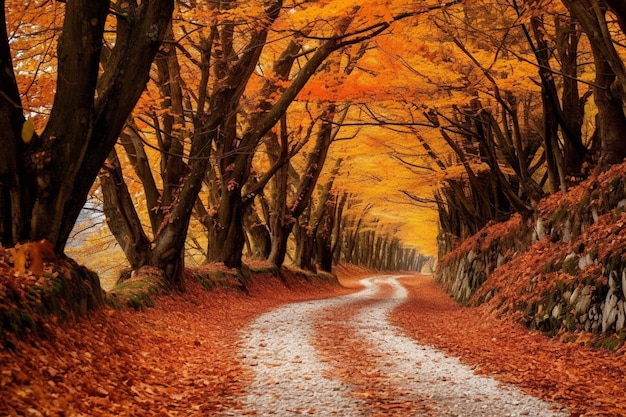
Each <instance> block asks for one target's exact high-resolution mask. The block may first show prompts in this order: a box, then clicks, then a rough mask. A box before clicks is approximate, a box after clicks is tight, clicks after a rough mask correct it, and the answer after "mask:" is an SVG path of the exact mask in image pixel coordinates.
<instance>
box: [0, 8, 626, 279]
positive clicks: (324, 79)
mask: <svg viewBox="0 0 626 417" xmlns="http://www.w3.org/2000/svg"><path fill="white" fill-rule="evenodd" d="M625 21H626V10H624V8H623V6H622V5H621V2H619V1H612V0H611V1H609V0H585V1H569V0H562V1H558V2H551V1H542V0H463V1H461V0H450V1H436V0H433V1H430V2H408V3H407V2H402V1H398V0H384V1H380V0H379V1H371V0H362V1H354V2H345V1H340V0H334V1H333V0H324V1H307V2H296V1H287V0H271V1H256V0H245V1H244V0H224V1H211V2H196V1H195V0H191V1H177V2H174V1H173V0H143V1H141V2H136V1H132V0H131V1H128V0H120V1H117V2H109V1H104V0H99V1H86V0H84V1H81V0H75V1H74V0H68V1H67V2H49V1H26V2H23V1H22V2H17V1H13V0H5V1H3V13H2V27H3V28H6V30H3V31H1V32H2V35H1V37H0V66H2V71H1V74H0V77H2V83H1V85H0V128H2V132H3V133H2V136H1V138H2V139H1V140H2V143H3V146H4V149H5V152H3V154H2V156H0V219H1V222H0V241H1V242H2V244H3V245H5V246H11V245H14V244H15V243H17V242H20V241H26V240H37V239H42V238H45V239H48V240H50V241H51V242H52V243H53V245H54V247H55V249H56V250H57V252H59V253H60V252H63V250H64V248H66V246H67V245H68V241H69V243H70V244H71V245H69V247H75V246H76V238H75V236H74V234H73V233H76V232H77V230H82V229H85V228H87V227H88V226H91V225H94V224H95V225H96V226H97V224H98V222H103V221H104V223H106V226H107V228H108V231H107V230H105V229H101V230H104V231H101V232H98V233H97V234H92V235H90V236H91V238H90V240H89V245H96V244H97V243H96V242H98V241H99V240H98V239H100V238H101V237H102V236H103V235H108V234H109V233H111V235H112V236H114V238H115V241H116V242H117V243H116V245H117V246H118V247H119V248H120V249H121V250H122V252H123V254H124V257H125V258H126V261H127V263H128V265H129V267H130V268H132V269H136V268H139V267H141V266H144V265H151V266H156V267H158V268H160V269H163V270H164V271H165V272H166V276H167V279H168V281H170V283H171V284H172V285H173V286H176V287H179V288H183V287H184V282H183V279H182V271H183V267H184V266H185V262H187V263H189V262H223V263H224V264H226V265H227V266H229V267H241V265H242V260H243V259H244V258H245V259H252V258H257V259H268V260H269V261H270V262H271V263H272V264H275V265H277V266H280V265H281V264H282V263H283V262H285V261H289V262H294V263H296V264H298V265H299V266H301V267H304V268H316V265H317V267H321V268H323V269H328V268H329V262H331V261H330V260H331V259H332V260H334V262H339V261H346V260H347V261H356V260H358V261H359V262H365V261H366V260H367V262H369V263H370V266H374V267H390V268H392V267H397V268H414V267H421V266H422V265H423V263H422V262H421V261H419V259H421V258H419V257H417V255H416V254H420V255H435V254H436V253H442V252H445V251H447V250H449V249H451V248H452V247H453V246H454V245H455V244H456V243H457V242H458V241H459V240H462V239H463V238H465V237H467V236H468V235H470V234H472V233H475V232H476V231H478V230H479V229H480V228H481V227H483V226H484V225H485V224H487V223H488V222H490V221H499V220H504V219H506V218H508V217H509V216H510V215H511V214H512V213H515V212H517V213H520V214H522V215H524V216H530V215H532V213H533V210H534V208H535V207H536V203H537V201H538V199H540V198H542V197H543V196H545V195H546V194H550V193H555V192H567V189H568V187H569V186H570V185H571V184H572V183H575V182H578V181H580V180H581V179H583V178H584V177H585V176H586V175H587V174H588V173H589V171H590V170H591V169H593V168H594V167H596V166H597V167H599V168H600V169H604V168H606V167H607V166H609V165H611V164H613V163H616V162H621V161H622V160H623V158H624V157H626V141H624V139H623V135H622V131H623V130H624V128H625V127H626V117H625V116H624V112H623V104H624V99H625V98H626V95H625V94H624V91H626V75H625V74H626V70H625V69H624V68H625V66H624V60H623V53H624V51H623V45H624V42H623V40H624V35H625V34H624V29H625V27H626V25H625V24H624V22H625ZM86 202H88V203H87V205H86V204H85V203H86ZM85 209H88V210H89V213H91V214H87V211H83V212H82V213H83V214H82V215H81V210H85ZM97 212H101V213H102V214H101V215H98V214H97ZM94 213H95V214H94ZM77 220H78V224H77ZM89 229H90V230H93V228H91V227H89ZM96 229H97V227H96ZM72 230H74V232H72ZM109 231H110V232H109ZM104 241H107V239H104V240H102V242H104ZM108 241H109V242H110V241H111V239H110V238H109V239H108ZM69 247H68V248H69Z"/></svg>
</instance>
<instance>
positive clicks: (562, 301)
mask: <svg viewBox="0 0 626 417" xmlns="http://www.w3.org/2000/svg"><path fill="white" fill-rule="evenodd" d="M602 175H603V176H598V177H595V178H593V179H590V180H588V181H586V182H585V183H583V184H582V185H581V186H582V187H583V188H582V190H580V189H577V190H576V191H572V192H571V193H568V194H567V195H566V196H565V197H561V200H559V203H558V204H555V201H556V200H555V199H556V198H557V197H556V196H555V197H550V199H549V200H548V201H546V202H544V203H543V204H541V205H540V206H539V208H538V210H537V212H536V215H535V217H534V218H531V219H521V218H520V217H519V216H517V217H515V218H513V219H512V220H510V221H509V222H508V224H507V225H506V226H504V225H503V224H495V225H494V224H492V225H490V226H488V227H487V228H485V229H484V230H483V231H482V232H481V233H479V234H477V235H475V236H473V237H471V238H470V239H468V240H467V241H465V242H463V244H461V245H460V246H459V247H458V248H457V249H455V250H454V251H452V252H451V253H449V254H447V255H446V256H444V257H442V258H441V259H439V260H438V265H437V270H436V273H435V276H436V279H437V280H438V281H439V282H440V283H441V285H442V286H443V287H444V288H446V289H447V290H448V291H449V292H450V293H451V295H452V296H453V297H454V298H455V299H456V300H458V301H459V302H461V303H468V304H471V305H478V304H482V303H491V304H492V306H493V309H497V310H500V311H502V312H505V311H510V310H511V309H515V310H517V311H518V312H519V313H521V315H522V317H523V319H522V321H524V323H525V324H526V325H527V326H529V327H531V328H537V329H540V330H542V331H545V332H549V333H555V332H556V331H558V330H560V329H564V330H567V331H575V330H582V331H588V332H594V333H599V332H603V333H613V332H615V333H618V334H623V335H624V336H625V337H626V213H624V208H626V181H625V180H624V175H623V174H619V175H618V174H615V173H613V177H610V175H611V171H609V172H608V173H605V174H602ZM607 176H608V177H607ZM498 228H499V229H498ZM503 229H506V230H505V231H504V232H503V231H502V230H503ZM539 246H540V249H538V247H539ZM531 261H532V262H531ZM533 262H534V263H533ZM528 265H533V268H534V269H533V270H531V271H528ZM494 274H495V275H494ZM492 275H494V277H495V276H497V284H493V283H491V284H490V283H489V282H488V283H487V285H485V283H486V281H488V280H489V278H490V277H491V276H492ZM495 280H496V278H494V281H495ZM546 281H547V282H546ZM507 283H508V284H507ZM508 285H510V286H512V287H513V288H515V290H516V292H515V294H509V295H508V297H513V298H514V299H511V300H508V301H506V300H503V299H502V294H503V293H505V292H507V288H506V287H507V286H508ZM508 290H510V288H509V289H508ZM499 295H500V297H498V296H499Z"/></svg>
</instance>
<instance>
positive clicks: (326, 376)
mask: <svg viewBox="0 0 626 417" xmlns="http://www.w3.org/2000/svg"><path fill="white" fill-rule="evenodd" d="M396 278H397V277H393V276H388V277H373V278H369V279H365V280H362V281H361V284H362V285H363V286H364V289H363V290H361V291H359V292H357V293H354V294H350V295H347V296H343V297H337V298H332V299H325V300H316V301H309V302H303V303H294V304H288V305H285V306H282V307H280V308H278V309H276V310H274V311H272V312H269V313H266V314H264V315H262V316H260V317H259V318H258V319H257V320H255V321H254V322H253V323H251V324H250V326H249V327H248V328H247V329H245V331H244V332H243V334H242V340H243V343H244V346H243V348H242V353H241V359H242V362H243V365H244V366H249V367H251V368H252V370H253V372H254V373H255V375H256V378H255V380H254V381H253V382H251V383H250V385H249V386H248V389H247V394H246V396H244V397H243V398H242V399H241V400H242V403H243V408H242V410H237V411H231V412H227V413H225V415H228V416H239V415H261V416H271V415H278V416H290V415H302V414H308V415H319V416H332V415H341V416H347V417H350V416H355V417H356V416H375V415H380V416H382V415H398V416H400V415H402V416H404V415H419V416H424V415H429V416H431V415H432V416H470V415H471V416H484V417H487V416H525V415H529V416H538V415H540V416H545V417H550V416H566V415H569V413H566V412H560V413H558V412H555V411H552V408H551V406H552V405H551V404H549V403H546V402H543V401H541V400H539V399H536V398H534V397H530V396H528V395H525V394H524V393H522V392H521V391H520V390H519V389H517V388H515V387H511V386H503V385H501V384H500V383H498V382H497V381H496V380H494V379H493V378H490V377H486V376H480V375H476V374H474V373H473V371H472V370H471V369H470V368H469V367H467V366H466V365H463V364H461V363H460V362H459V361H458V360H457V359H456V358H450V357H447V356H446V355H445V354H443V353H442V352H440V351H438V350H436V349H434V348H431V347H428V346H423V345H419V344H418V343H417V342H416V341H415V340H413V339H410V338H408V337H406V336H404V335H403V334H401V331H400V329H399V328H398V327H396V326H394V325H392V324H391V323H390V322H389V320H388V318H387V316H388V314H389V313H390V312H391V311H392V310H393V309H394V308H395V307H397V306H399V305H400V304H402V303H403V302H405V301H407V292H406V290H405V289H404V287H402V285H400V284H399V283H398V282H397V281H396ZM385 287H386V288H387V290H385ZM342 328H343V329H344V330H347V331H346V333H345V334H339V333H338V332H340V331H341V330H342ZM354 335H356V338H354V339H353V336H354ZM333 344H336V345H337V346H339V348H340V349H343V351H344V352H345V351H346V349H347V348H348V347H349V346H350V345H351V344H353V345H354V346H355V349H353V353H354V354H356V355H359V354H360V355H363V354H365V355H367V356H366V357H363V358H361V362H362V363H360V364H359V365H360V366H359V368H358V369H357V368H355V367H354V364H352V365H351V364H349V363H348V364H345V363H344V362H345V360H344V361H341V362H337V359H340V360H341V357H342V354H338V353H339V352H338V351H337V350H335V354H332V353H331V354H330V355H329V349H328V346H332V345H333ZM324 346H326V347H327V348H324ZM316 348H317V349H316ZM330 350H332V349H330ZM348 353H349V352H348ZM358 361H359V359H358V358H357V362H358ZM351 366H352V367H353V368H354V372H352V373H351V372H350V367H351ZM367 368H370V370H369V371H368V370H367ZM372 387H374V388H376V387H378V389H377V390H376V391H374V393H375V395H373V397H372V398H370V395H369V394H368V395H365V396H364V395H362V394H363V393H372V392H373V391H372ZM381 387H384V390H383V389H382V388H381ZM383 391H385V392H383ZM376 393H377V394H376ZM389 393H392V394H393V395H394V396H395V395H397V397H394V398H391V397H389V396H387V397H385V395H388V394H389ZM383 410H386V411H383Z"/></svg>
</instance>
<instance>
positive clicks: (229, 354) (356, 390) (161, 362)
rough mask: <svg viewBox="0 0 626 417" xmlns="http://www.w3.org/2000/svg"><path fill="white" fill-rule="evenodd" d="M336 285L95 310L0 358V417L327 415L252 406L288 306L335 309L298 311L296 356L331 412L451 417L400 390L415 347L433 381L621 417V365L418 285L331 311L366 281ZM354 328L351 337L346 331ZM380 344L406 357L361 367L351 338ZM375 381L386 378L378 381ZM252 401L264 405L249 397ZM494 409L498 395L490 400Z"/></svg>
mask: <svg viewBox="0 0 626 417" xmlns="http://www.w3.org/2000/svg"><path fill="white" fill-rule="evenodd" d="M338 273H339V277H340V281H341V283H342V286H337V285H332V284H329V283H323V282H318V281H312V280H310V281H303V280H298V279H295V278H294V277H286V278H285V277H284V278H283V280H280V279H278V278H276V277H269V276H268V277H264V278H263V279H255V280H254V281H253V283H252V284H251V285H250V287H249V293H248V294H246V293H244V292H242V291H239V290H236V289H233V288H218V289H215V290H213V291H206V290H203V289H202V288H201V287H200V285H198V284H195V283H193V282H190V283H189V285H188V289H187V292H186V293H185V294H183V295H179V294H174V295H170V296H164V297H160V298H159V299H158V301H157V303H156V306H155V307H154V308H149V309H146V310H145V311H143V312H137V311H133V310H123V311H118V310H113V309H108V308H105V309H101V310H99V311H96V312H94V313H93V314H91V315H90V316H89V317H88V318H86V319H83V320H80V321H79V322H78V323H72V324H70V325H66V326H63V327H60V326H56V325H54V324H51V326H50V328H49V330H48V337H47V338H45V339H31V340H27V341H26V342H23V343H19V344H18V345H17V349H16V351H0V415H1V416H5V415H6V416H22V415H26V416H207V415H224V416H233V415H235V416H238V415H266V414H269V413H270V412H273V413H277V414H276V415H298V414H316V415H328V414H330V413H327V412H325V411H324V410H317V411H316V410H315V409H313V408H310V407H295V408H290V409H289V410H288V411H285V412H284V413H282V414H281V413H279V410H280V408H279V407H280V406H279V405H278V404H277V405H276V407H274V408H272V409H271V410H270V411H267V410H265V411H264V410H263V409H262V408H255V407H256V405H254V404H253V403H255V401H256V402H257V405H258V401H263V400H262V395H265V394H269V395H270V396H273V397H274V398H278V397H280V396H281V395H282V394H283V393H284V391H285V390H282V391H283V392H281V386H280V385H279V382H280V381H265V382H262V383H259V382H258V380H259V373H260V371H259V369H260V367H261V366H265V367H267V366H269V367H276V368H279V367H280V366H281V365H283V363H281V361H282V362H285V361H284V360H281V359H280V358H276V360H274V361H272V360H269V361H268V358H266V357H264V355H265V354H266V352H265V351H264V350H263V349H265V348H266V347H268V345H270V346H269V347H273V346H274V344H275V343H274V341H275V339H268V340H265V341H264V340H263V339H262V338H263V335H264V334H265V335H268V334H271V335H272V337H275V336H277V335H278V336H279V335H280V333H279V332H278V331H275V330H276V329H277V328H275V327H273V326H271V325H270V327H266V328H263V327H262V325H263V324H262V321H261V322H259V320H262V319H263V318H264V317H265V318H266V319H267V318H271V317H273V316H271V314H274V313H275V312H277V311H279V310H281V309H283V308H287V307H288V303H293V302H304V301H310V300H318V299H320V300H321V299H329V298H330V297H337V296H347V297H340V298H332V299H331V301H330V302H332V303H335V304H331V305H330V307H329V308H322V309H319V310H317V308H318V307H315V309H314V310H311V311H314V313H315V314H314V315H312V316H307V317H309V319H307V320H308V323H309V324H308V327H307V328H308V330H307V332H308V333H306V334H305V336H306V337H304V338H310V339H311V340H310V341H309V345H310V346H313V347H314V350H315V352H314V355H316V357H319V358H320V363H321V365H319V368H320V369H322V372H321V373H322V378H325V379H337V380H341V381H342V384H341V386H339V387H337V388H332V387H331V389H335V390H336V391H337V392H339V393H340V394H341V393H343V391H342V390H344V388H345V386H349V387H352V388H351V393H348V394H347V395H348V396H349V397H350V398H349V399H348V400H346V401H347V403H346V404H344V405H345V407H352V406H353V405H354V406H355V407H356V409H358V410H360V411H359V412H358V413H357V414H352V415H367V416H405V415H420V416H436V415H439V416H444V415H445V416H448V415H460V414H455V413H453V412H452V411H451V410H450V409H446V411H442V410H443V409H442V408H441V406H438V405H437V404H436V401H435V400H436V398H435V397H436V396H437V393H432V392H431V393H428V392H427V391H423V392H419V393H417V392H415V391H416V390H418V389H419V390H421V389H422V388H420V387H424V384H422V385H419V382H420V380H422V379H423V378H422V377H421V376H420V374H419V373H418V372H417V370H416V372H415V375H414V376H413V377H412V376H411V375H410V371H409V372H408V375H407V372H406V370H405V371H402V372H400V371H399V370H397V369H396V368H395V367H394V366H395V362H397V361H399V360H400V359H401V355H403V354H404V353H403V352H404V351H411V352H412V349H418V350H428V349H431V348H430V347H428V346H432V347H434V348H437V349H439V350H440V351H441V352H443V358H445V359H442V358H440V357H437V359H422V360H427V361H432V362H435V368H438V367H443V365H441V364H442V363H444V362H446V361H447V360H448V359H447V358H446V357H458V358H459V359H460V363H463V364H465V365H467V366H468V367H469V368H471V369H472V370H473V371H474V372H475V373H476V374H482V375H488V376H490V377H493V378H495V379H496V380H498V381H501V382H502V383H506V384H514V385H515V386H517V387H519V388H520V389H521V390H522V391H523V392H525V393H527V394H529V395H532V396H534V397H537V398H541V399H543V400H545V401H547V402H550V403H553V404H558V405H559V406H561V407H564V408H565V409H567V411H568V412H569V413H571V415H572V416H582V415H584V416H623V415H626V403H625V402H624V401H623V398H624V394H625V393H626V383H625V382H624V379H623V376H624V375H625V374H626V361H624V356H623V353H615V352H609V351H606V350H601V349H593V348H591V347H588V346H581V345H580V344H572V343H563V342H561V341H560V340H559V339H558V338H552V339H550V338H547V337H545V336H543V335H541V334H539V333H529V332H528V331H527V330H526V329H525V328H523V327H521V326H519V325H517V324H516V323H514V322H512V321H511V320H510V319H508V318H506V317H503V318H495V317H493V316H492V315H490V314H489V312H488V311H487V310H486V309H484V308H468V307H462V306H459V305H458V304H456V303H455V302H454V301H452V300H451V299H450V298H449V297H448V295H446V294H445V293H444V292H443V291H442V290H441V289H440V288H439V287H438V286H437V285H436V284H435V283H434V282H433V280H432V278H431V277H429V276H413V277H406V278H400V279H399V280H398V281H399V282H401V283H402V284H403V288H406V290H407V291H406V297H407V298H406V300H404V299H403V300H400V301H394V302H392V303H391V304H386V302H385V301H384V299H386V298H388V297H389V296H390V295H391V294H392V293H394V291H396V290H393V288H392V286H391V284H384V285H382V286H380V287H379V288H378V289H376V292H375V294H373V295H372V294H370V295H369V297H370V298H369V299H368V298H367V297H365V298H361V299H358V300H353V301H349V302H348V301H341V302H339V301H337V302H335V301H332V300H351V299H350V298H348V297H352V296H353V295H354V294H357V293H358V291H359V290H362V288H363V283H362V282H361V283H359V279H361V278H363V277H364V276H366V275H365V274H364V272H363V271H355V270H352V269H340V270H338ZM392 290H393V291H392ZM361 292H362V291H361ZM349 294H350V295H349ZM374 303H381V305H384V306H385V307H384V308H385V310H376V311H382V312H383V313H384V315H385V317H386V319H385V320H388V323H386V324H384V325H380V326H378V325H374V324H372V323H374V321H372V320H374V319H373V318H372V317H369V316H363V315H362V314H363V311H366V310H364V309H363V307H364V306H367V305H369V304H374ZM300 304H302V305H305V306H309V307H306V308H314V307H312V306H318V304H311V303H300ZM281 306H282V307H281ZM287 311H289V310H287ZM372 311H375V310H372ZM268 314H269V315H268ZM376 314H378V313H376ZM285 316H287V317H289V316H292V317H295V314H292V313H286V314H283V316H282V317H285ZM354 320H356V321H354ZM359 320H360V323H361V324H358V325H350V326H348V323H358V322H359ZM267 323H270V324H271V323H274V322H273V321H272V320H270V321H269V322H267V321H266V324H265V325H267ZM287 324H288V323H287ZM379 324H380V323H379ZM288 325H289V324H288ZM259 326H261V327H259ZM377 326H378V327H377ZM301 330H302V329H298V328H293V332H290V334H289V335H288V336H284V338H290V339H294V340H297V339H302V338H303V337H300V336H298V335H299V333H298V331H301ZM255 332H257V333H258V334H257V333H255ZM364 332H365V333H364ZM385 332H389V333H388V336H384V338H383V339H388V338H389V337H395V336H393V335H397V336H398V337H401V338H403V339H402V340H403V342H402V343H408V345H407V346H408V347H407V348H406V349H405V348H402V352H400V353H398V352H395V353H387V354H385V353H384V352H381V351H378V352H377V353H373V349H374V348H375V345H377V344H382V343H383V339H381V340H379V341H376V339H370V340H367V339H366V338H365V336H364V335H365V334H366V333H367V334H369V335H371V336H375V335H381V334H382V335H386V334H387V333H385ZM255 335H256V336H255ZM259 335H260V336H259ZM255 337H261V339H255ZM407 340H408V341H407ZM417 343H419V344H420V345H417ZM415 346H418V347H415ZM251 349H252V350H251ZM254 349H261V350H258V351H255V350H254ZM307 349H308V348H305V347H303V348H302V350H301V352H298V354H300V357H296V358H295V359H292V360H291V362H293V363H295V364H296V365H298V364H299V363H306V361H308V360H309V358H308V357H307V353H306V351H307ZM287 350H289V349H287ZM287 353H289V352H287ZM292 353H293V352H292ZM281 354H282V353H281ZM398 355H400V356H398ZM412 355H413V354H410V355H409V356H412ZM381 361H382V362H381ZM263 362H265V365H263ZM446 363H447V362H446ZM268 364H269V365H268ZM370 365H372V366H370ZM309 366H310V365H309ZM417 367H418V366H416V368H417ZM392 371H393V372H392ZM432 372H435V371H434V370H433V371H432ZM383 373H387V374H390V375H392V378H391V379H383V375H382V374H383ZM267 375H268V374H265V377H267ZM308 378H309V377H308V376H304V377H302V378H300V379H298V381H296V382H297V383H298V384H297V387H296V388H297V389H302V386H306V381H307V380H308ZM402 378H403V380H404V379H406V380H407V381H410V382H407V384H413V383H414V382H415V383H417V384H418V385H406V386H402V387H397V386H394V385H393V384H392V382H390V381H392V380H399V379H402ZM455 378H456V374H450V375H447V376H446V375H440V376H439V377H438V380H436V381H430V382H427V384H426V385H433V386H435V387H443V385H439V384H442V383H444V385H445V386H446V387H450V386H453V385H455V384H456V383H457V382H458V383H459V385H461V388H463V387H464V385H463V384H464V382H463V381H460V380H459V381H455ZM415 380H417V381H415ZM422 382H423V381H422ZM446 382H449V384H446ZM259 387H261V388H259ZM264 387H265V388H264ZM298 387H299V388H298ZM414 387H418V388H415V390H412V388H414ZM259 389H260V390H261V391H263V390H266V391H267V392H266V393H259ZM288 389H290V388H287V390H288ZM424 389H425V388H424ZM436 389H437V390H439V391H441V390H442V388H436ZM445 389H448V388H445ZM494 389H495V388H494ZM305 391H306V390H305ZM440 394H441V395H446V394H443V393H441V392H440ZM302 395H304V394H302ZM342 395H343V394H342ZM416 395H419V397H416ZM506 395H508V394H506V393H504V392H503V393H500V392H499V391H498V392H497V393H496V394H495V397H497V396H503V397H504V396H506ZM259 396H261V397H259ZM296 397H298V396H296ZM492 397H494V395H492ZM255 398H256V400H255ZM342 398H344V399H345V396H343V397H342ZM524 398H526V397H524ZM495 399H496V400H497V399H498V398H495ZM470 400H472V401H474V402H480V401H483V398H473V399H472V398H470ZM507 401H508V400H507ZM524 401H526V400H525V399H522V400H510V401H508V403H509V404H514V405H515V404H520V410H521V409H522V407H521V405H523V403H524ZM465 402H466V403H467V402H468V401H467V400H466V401H465ZM484 404H487V406H486V407H491V406H490V405H488V404H489V403H487V402H485V403H484ZM330 407H331V408H332V405H330ZM489 410H492V412H489ZM498 410H500V409H497V408H494V409H490V408H487V411H485V413H483V414H481V415H494V416H495V415H497V416H504V415H524V414H523V412H519V413H517V414H516V412H509V411H506V410H504V411H498ZM460 411H461V410H460ZM557 411H558V407H557V408H556V409H555V412H557ZM338 412H339V414H340V415H350V414H349V413H345V412H343V411H341V410H339V411H338ZM359 413H360V414H359ZM465 415H468V414H467V413H466V414H465ZM526 415H533V414H528V413H527V414H526ZM566 415H567V414H566Z"/></svg>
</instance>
